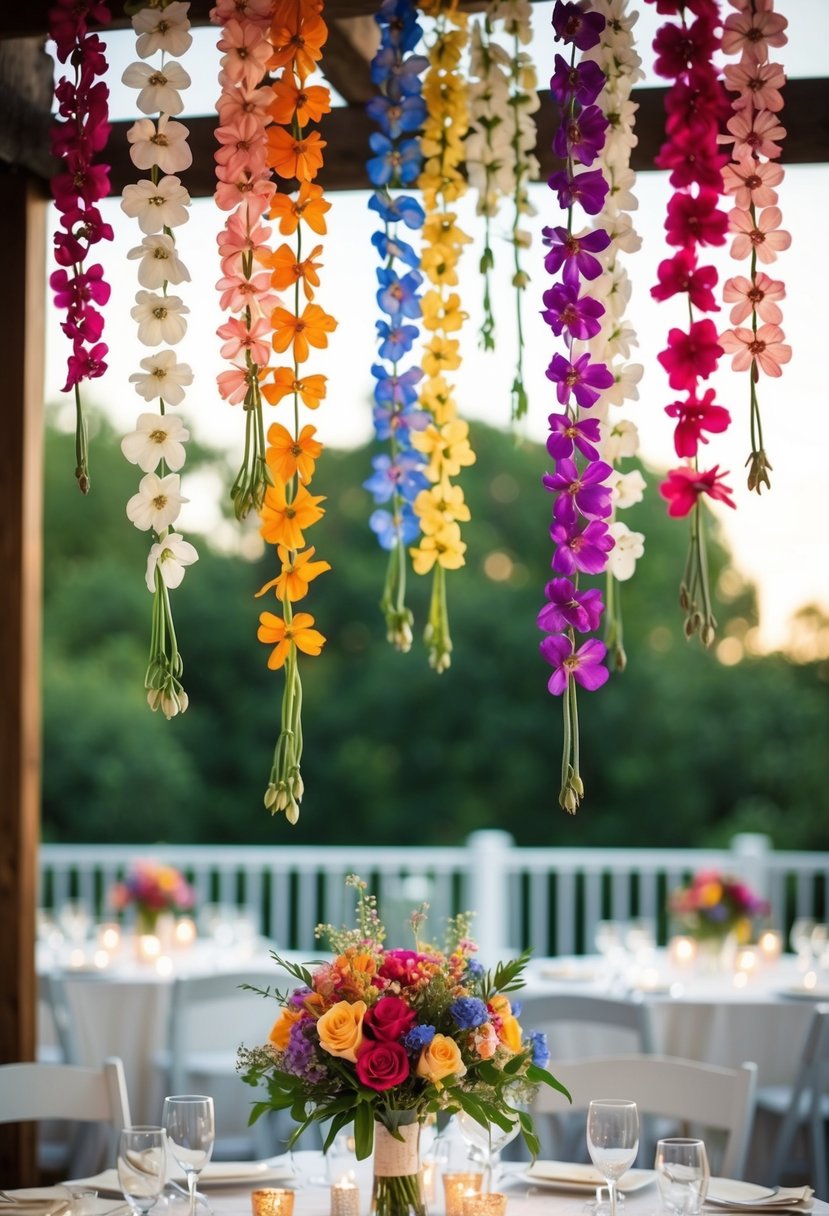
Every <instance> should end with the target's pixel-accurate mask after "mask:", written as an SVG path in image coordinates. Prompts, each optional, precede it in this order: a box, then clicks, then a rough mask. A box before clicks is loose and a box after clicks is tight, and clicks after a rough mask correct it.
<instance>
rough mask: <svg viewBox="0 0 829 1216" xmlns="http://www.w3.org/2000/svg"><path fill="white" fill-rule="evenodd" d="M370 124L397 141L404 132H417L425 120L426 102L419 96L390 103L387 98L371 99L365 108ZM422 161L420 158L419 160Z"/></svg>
mask: <svg viewBox="0 0 829 1216" xmlns="http://www.w3.org/2000/svg"><path fill="white" fill-rule="evenodd" d="M366 113H367V114H368V116H369V118H370V119H371V120H372V122H376V123H377V125H378V127H379V128H380V130H381V131H382V132H383V133H384V134H385V135H388V136H389V137H390V138H391V139H399V138H400V136H401V135H402V134H403V133H404V131H419V130H420V128H421V127H422V126H423V123H424V122H425V120H426V102H425V101H424V100H423V98H422V97H420V96H419V95H412V96H411V97H404V98H403V100H402V101H391V100H390V99H389V98H388V97H382V96H380V97H372V99H371V101H370V102H369V103H368V105H367V106H366ZM421 159H422V158H421Z"/></svg>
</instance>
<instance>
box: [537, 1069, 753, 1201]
mask: <svg viewBox="0 0 829 1216" xmlns="http://www.w3.org/2000/svg"><path fill="white" fill-rule="evenodd" d="M552 1071H553V1072H554V1074H555V1076H556V1077H557V1079H558V1080H559V1081H561V1082H562V1084H563V1085H565V1086H566V1087H567V1089H568V1090H569V1091H570V1094H571V1095H572V1099H573V1101H572V1106H570V1105H569V1104H568V1102H567V1099H566V1098H564V1097H563V1096H562V1095H561V1094H559V1093H557V1092H556V1091H554V1090H551V1089H549V1088H547V1087H546V1086H542V1087H541V1088H540V1089H539V1091H538V1094H537V1096H536V1099H535V1103H534V1107H533V1113H534V1114H539V1115H545V1114H552V1115H560V1114H562V1113H566V1112H567V1111H568V1110H573V1111H585V1110H587V1108H588V1106H589V1105H590V1101H591V1099H592V1098H601V1097H617V1098H630V1099H631V1100H632V1101H634V1102H635V1103H636V1104H637V1106H638V1107H639V1112H640V1115H651V1116H657V1117H661V1118H668V1119H671V1120H676V1121H679V1122H681V1123H682V1124H684V1125H688V1127H689V1130H694V1131H696V1130H698V1129H699V1130H700V1131H702V1130H703V1129H704V1130H708V1129H711V1130H715V1131H718V1132H722V1133H724V1135H725V1143H724V1147H723V1155H722V1162H721V1164H720V1166H719V1172H720V1173H721V1174H722V1175H723V1176H725V1177H728V1178H742V1176H743V1170H744V1167H745V1160H746V1154H747V1151H748V1144H749V1137H750V1134H751V1124H752V1120H753V1117H754V1100H755V1090H756V1085H757V1065H756V1064H743V1065H742V1066H741V1067H740V1068H736V1069H735V1068H719V1067H715V1066H714V1065H711V1064H700V1063H698V1062H697V1061H695V1060H679V1059H675V1058H673V1057H671V1056H655V1055H628V1056H604V1057H595V1058H593V1059H589V1060H571V1061H566V1062H564V1063H561V1064H559V1063H555V1064H554V1065H553V1066H552ZM645 1151H646V1152H648V1153H650V1151H651V1146H650V1145H648V1146H647V1148H646V1149H645ZM647 1164H650V1161H648V1162H647Z"/></svg>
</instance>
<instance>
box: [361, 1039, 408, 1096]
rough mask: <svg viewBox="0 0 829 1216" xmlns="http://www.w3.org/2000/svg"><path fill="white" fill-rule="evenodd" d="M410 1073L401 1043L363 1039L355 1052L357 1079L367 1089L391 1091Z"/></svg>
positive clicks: (404, 1049)
mask: <svg viewBox="0 0 829 1216" xmlns="http://www.w3.org/2000/svg"><path fill="white" fill-rule="evenodd" d="M410 1072H411V1066H410V1064H409V1057H408V1056H407V1055H406V1048H405V1047H404V1046H403V1045H402V1043H385V1042H372V1040H371V1039H363V1042H362V1046H361V1047H360V1049H359V1051H358V1052H357V1077H358V1079H359V1080H360V1083H361V1084H362V1085H367V1086H368V1087H369V1089H392V1088H393V1086H395V1085H399V1084H400V1082H401V1081H405V1080H406V1077H408V1075H409V1073H410Z"/></svg>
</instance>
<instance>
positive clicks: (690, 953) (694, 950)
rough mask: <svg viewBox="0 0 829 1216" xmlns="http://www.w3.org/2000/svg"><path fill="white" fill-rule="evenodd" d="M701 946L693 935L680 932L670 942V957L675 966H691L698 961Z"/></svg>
mask: <svg viewBox="0 0 829 1216" xmlns="http://www.w3.org/2000/svg"><path fill="white" fill-rule="evenodd" d="M698 953H699V948H698V946H697V943H696V942H695V941H694V939H693V938H692V937H685V936H683V935H682V934H678V935H677V936H676V937H672V938H671V940H670V941H669V943H668V958H669V959H670V960H671V962H672V963H673V964H674V966H675V967H691V966H693V964H694V963H695V962H696V961H697V954H698Z"/></svg>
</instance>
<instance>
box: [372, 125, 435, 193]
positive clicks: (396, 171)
mask: <svg viewBox="0 0 829 1216" xmlns="http://www.w3.org/2000/svg"><path fill="white" fill-rule="evenodd" d="M368 146H369V147H370V148H371V150H372V152H373V153H374V156H373V157H372V158H371V160H369V161H367V162H366V170H367V172H368V176H369V181H370V182H371V184H372V186H386V185H388V183H389V182H395V183H398V182H399V183H400V185H402V186H410V185H411V184H412V182H413V181H415V180H416V179H417V176H418V174H419V173H420V166H421V162H422V159H423V158H422V157H421V155H420V140H419V139H402V140H401V141H400V143H398V144H396V143H394V142H393V141H392V140H390V139H389V138H388V136H386V135H383V134H382V133H381V132H380V131H373V132H372V134H371V135H370V136H369V137H368Z"/></svg>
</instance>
